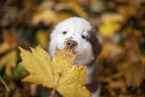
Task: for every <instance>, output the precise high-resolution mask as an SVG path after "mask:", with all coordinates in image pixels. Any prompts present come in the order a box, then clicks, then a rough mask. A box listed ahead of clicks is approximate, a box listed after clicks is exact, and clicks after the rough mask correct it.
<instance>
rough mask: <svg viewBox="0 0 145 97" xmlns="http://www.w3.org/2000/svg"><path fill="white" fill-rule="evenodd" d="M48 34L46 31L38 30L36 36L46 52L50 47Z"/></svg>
mask: <svg viewBox="0 0 145 97" xmlns="http://www.w3.org/2000/svg"><path fill="white" fill-rule="evenodd" d="M48 34H49V33H48V32H47V31H44V30H38V31H37V34H36V39H37V41H38V43H39V44H40V45H41V47H42V48H43V49H45V50H46V48H47V46H48V37H49V35H48Z"/></svg>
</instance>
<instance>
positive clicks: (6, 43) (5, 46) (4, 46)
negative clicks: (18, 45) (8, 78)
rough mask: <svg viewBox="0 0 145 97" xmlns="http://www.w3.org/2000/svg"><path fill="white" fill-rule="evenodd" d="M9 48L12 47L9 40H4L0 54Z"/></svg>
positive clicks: (0, 46) (0, 47)
mask: <svg viewBox="0 0 145 97" xmlns="http://www.w3.org/2000/svg"><path fill="white" fill-rule="evenodd" d="M9 49H11V47H10V45H9V43H8V42H3V43H1V44H0V54H2V53H5V52H6V51H8V50H9Z"/></svg>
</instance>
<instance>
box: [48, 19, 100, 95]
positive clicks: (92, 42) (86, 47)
mask: <svg viewBox="0 0 145 97" xmlns="http://www.w3.org/2000/svg"><path fill="white" fill-rule="evenodd" d="M68 46H70V48H71V49H72V50H73V53H75V54H77V56H76V58H75V61H74V64H78V65H85V66H87V78H88V80H89V81H88V82H86V83H85V84H84V85H85V86H86V87H87V88H88V89H89V90H90V92H91V93H92V97H99V94H100V91H101V89H100V87H99V86H98V85H97V83H98V82H97V75H96V71H97V68H96V66H97V55H98V54H99V53H100V52H101V49H102V47H101V45H100V43H99V41H98V39H97V37H96V33H95V31H94V30H92V26H91V25H90V23H89V22H88V21H87V20H85V19H83V18H79V17H72V18H69V19H66V20H64V21H62V22H60V23H59V24H58V25H56V27H55V29H54V30H53V32H52V33H51V35H50V44H49V47H48V48H49V49H48V51H49V54H50V56H51V57H53V56H54V54H55V51H56V48H58V49H60V50H61V49H63V48H65V47H68ZM98 87H99V88H98Z"/></svg>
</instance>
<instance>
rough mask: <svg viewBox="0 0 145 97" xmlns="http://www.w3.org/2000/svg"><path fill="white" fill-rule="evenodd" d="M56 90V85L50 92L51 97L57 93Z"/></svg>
mask: <svg viewBox="0 0 145 97" xmlns="http://www.w3.org/2000/svg"><path fill="white" fill-rule="evenodd" d="M55 91H56V87H54V88H53V90H52V91H51V94H50V96H49V97H53V96H54V94H55Z"/></svg>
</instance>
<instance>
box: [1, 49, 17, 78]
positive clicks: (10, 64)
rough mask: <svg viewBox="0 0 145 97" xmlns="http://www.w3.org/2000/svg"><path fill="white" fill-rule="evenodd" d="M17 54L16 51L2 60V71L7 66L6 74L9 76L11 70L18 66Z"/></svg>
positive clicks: (9, 53)
mask: <svg viewBox="0 0 145 97" xmlns="http://www.w3.org/2000/svg"><path fill="white" fill-rule="evenodd" d="M16 62H17V53H16V50H12V51H10V52H8V53H7V54H6V55H4V56H2V57H1V58H0V71H1V70H2V69H3V67H4V66H6V69H5V72H6V74H7V75H8V76H10V75H11V69H12V68H14V67H15V66H16Z"/></svg>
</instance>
